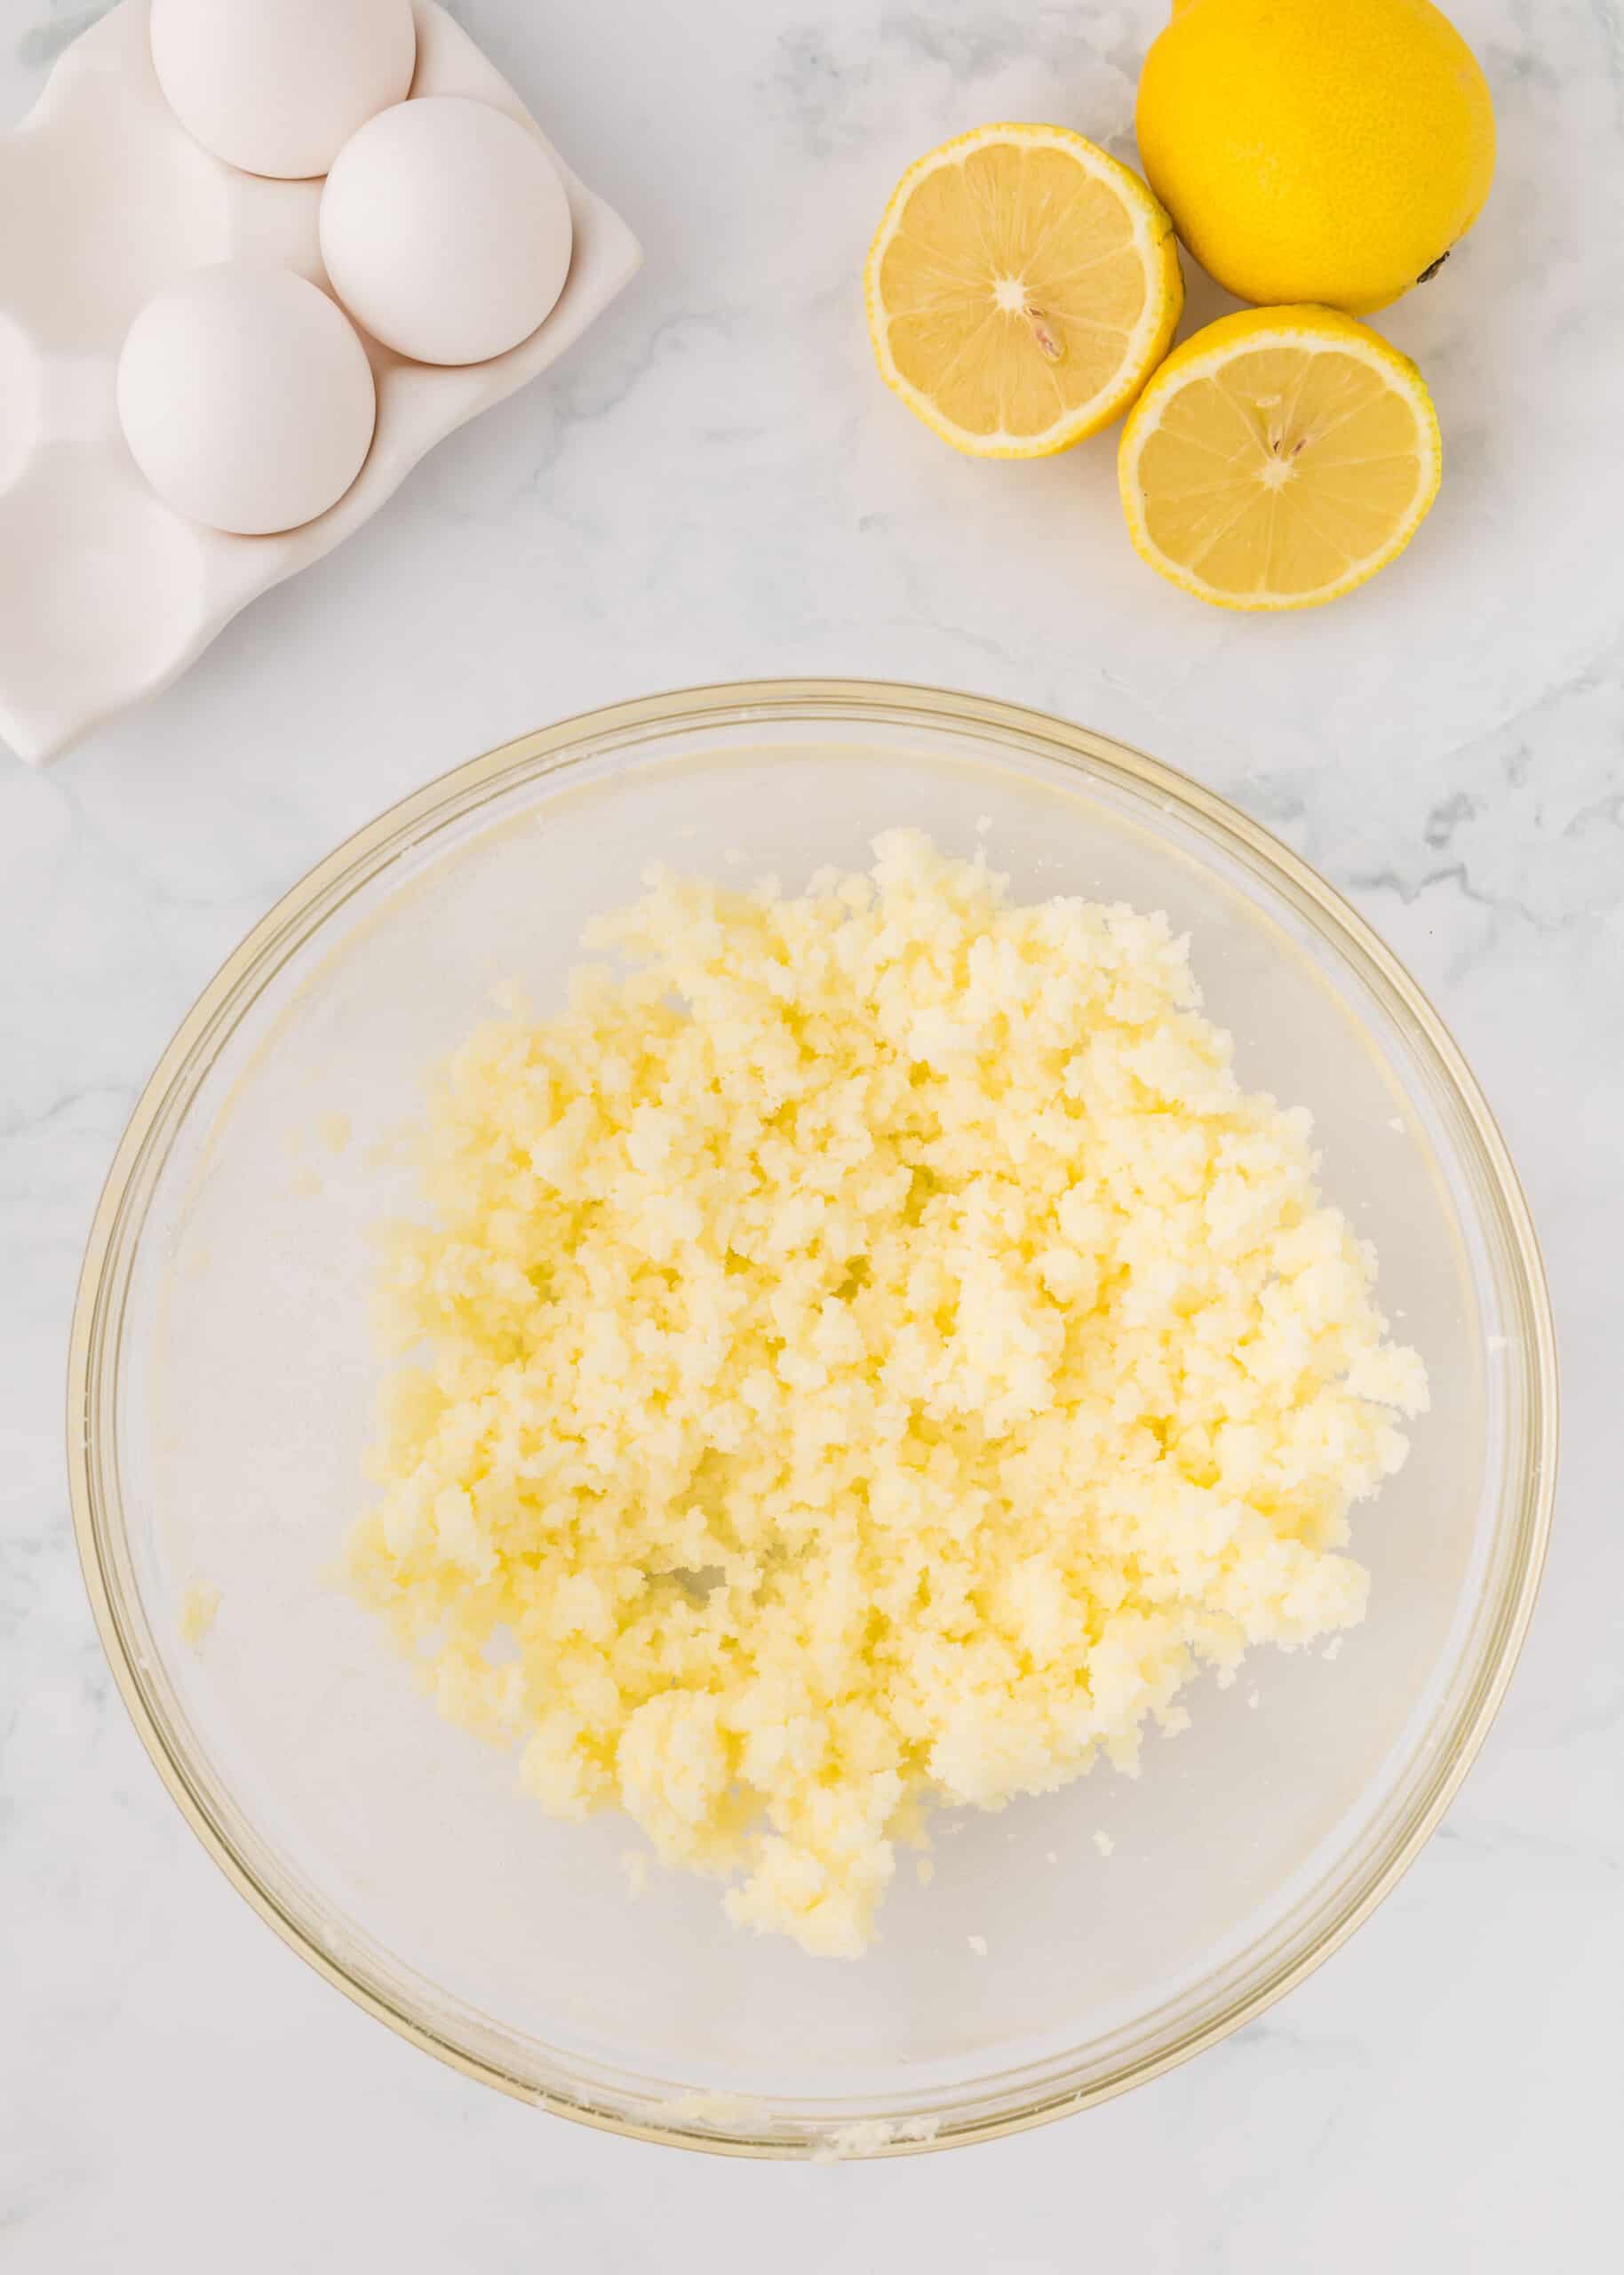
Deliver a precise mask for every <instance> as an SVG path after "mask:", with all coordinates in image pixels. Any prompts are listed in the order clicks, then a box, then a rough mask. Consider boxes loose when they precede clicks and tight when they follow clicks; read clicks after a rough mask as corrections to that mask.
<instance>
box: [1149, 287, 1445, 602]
mask: <svg viewBox="0 0 1624 2275" xmlns="http://www.w3.org/2000/svg"><path fill="white" fill-rule="evenodd" d="M1442 463H1443V462H1442V454H1441V451H1440V448H1439V443H1438V425H1437V415H1436V413H1435V412H1434V411H1433V407H1432V398H1431V396H1430V395H1429V394H1428V392H1427V385H1426V381H1425V380H1424V379H1422V378H1421V373H1420V372H1419V371H1417V370H1416V368H1415V366H1414V364H1413V363H1411V362H1410V360H1409V358H1408V357H1407V356H1405V355H1400V354H1399V353H1398V351H1397V348H1396V347H1391V346H1390V345H1389V342H1388V341H1386V340H1385V339H1382V338H1381V336H1380V334H1378V333H1376V332H1373V331H1370V330H1368V329H1367V328H1366V326H1365V325H1364V324H1361V323H1355V321H1354V320H1353V318H1352V317H1350V316H1345V315H1339V314H1338V313H1337V312H1336V311H1334V310H1333V309H1330V308H1317V307H1302V308H1258V309H1248V310H1247V311H1246V312H1245V313H1244V314H1242V315H1234V316H1225V317H1223V318H1222V320H1221V321H1220V322H1219V323H1214V324H1209V325H1208V326H1207V328H1206V331H1199V332H1198V333H1196V335H1195V337H1194V338H1193V339H1187V340H1186V341H1185V342H1184V344H1183V346H1182V347H1180V348H1178V349H1177V350H1176V351H1175V352H1174V354H1173V355H1170V356H1169V357H1168V358H1167V360H1166V363H1164V364H1163V365H1162V367H1161V369H1160V371H1158V372H1157V374H1156V376H1155V378H1154V379H1152V380H1151V381H1150V385H1149V387H1146V389H1145V391H1144V393H1143V395H1142V396H1141V397H1140V399H1139V402H1138V403H1137V404H1136V405H1135V407H1134V413H1133V416H1132V417H1131V419H1129V420H1128V423H1127V426H1126V428H1125V429H1124V432H1123V436H1122V449H1121V458H1120V472H1121V483H1122V504H1123V510H1124V512H1125V513H1126V516H1127V526H1128V534H1129V536H1130V537H1131V538H1132V539H1133V541H1134V546H1135V547H1136V548H1137V550H1138V551H1139V553H1140V554H1141V555H1142V556H1143V558H1144V559H1145V560H1146V561H1148V562H1149V563H1150V566H1151V567H1152V568H1153V569H1156V570H1158V571H1160V573H1161V574H1162V575H1163V576H1164V577H1167V578H1170V579H1172V580H1173V582H1174V584H1176V585H1181V586H1182V587H1183V588H1184V590H1185V591H1186V592H1190V593H1194V594H1196V595H1198V597H1199V598H1200V599H1202V600H1206V601H1212V602H1214V603H1217V604H1218V605H1220V606H1221V607H1226V608H1238V609H1293V608H1315V607H1318V605H1319V604H1320V603H1322V602H1325V601H1330V600H1334V599H1336V598H1337V597H1338V595H1340V594H1342V593H1347V592H1351V591H1352V590H1353V588H1354V587H1355V586H1356V585H1362V584H1363V583H1364V582H1365V579H1366V578H1369V577H1373V576H1374V575H1375V573H1376V571H1378V570H1379V569H1383V568H1385V567H1386V566H1387V564H1388V563H1389V561H1392V560H1394V559H1396V558H1397V555H1399V554H1400V553H1402V552H1403V550H1404V548H1405V546H1406V545H1407V544H1408V543H1409V541H1410V539H1412V538H1413V536H1414V534H1415V532H1416V531H1417V530H1418V529H1419V528H1420V526H1421V523H1422V521H1423V520H1424V519H1425V518H1426V515H1427V511H1428V508H1429V507H1430V506H1431V504H1432V501H1433V499H1434V498H1435V497H1436V496H1437V487H1438V479H1439V475H1440V473H1441V471H1442Z"/></svg>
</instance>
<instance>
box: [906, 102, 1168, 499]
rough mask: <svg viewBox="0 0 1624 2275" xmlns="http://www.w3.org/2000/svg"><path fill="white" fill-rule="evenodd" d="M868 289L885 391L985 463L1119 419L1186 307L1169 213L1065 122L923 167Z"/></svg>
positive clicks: (1076, 437) (978, 144)
mask: <svg viewBox="0 0 1624 2275" xmlns="http://www.w3.org/2000/svg"><path fill="white" fill-rule="evenodd" d="M864 283H865V287H866V291H867V299H868V320H869V331H870V335H871V337H872V339H873V343H874V353H875V355H876V356H877V357H878V359H879V363H880V372H881V374H882V376H883V377H884V379H885V380H886V383H887V385H888V387H892V388H894V389H895V390H896V393H897V394H898V395H900V396H901V397H902V399H903V401H904V403H906V404H907V406H908V408H909V410H910V411H913V412H915V413H916V414H917V416H918V417H919V418H920V419H923V420H924V421H925V423H926V425H927V427H931V428H933V429H934V431H935V433H936V434H938V435H941V436H942V438H943V441H944V442H949V443H952V444H953V446H954V448H955V449H956V450H960V451H968V452H969V453H970V454H971V455H972V456H973V457H975V458H1006V459H1023V458H1045V457H1047V456H1048V455H1049V454H1050V453H1051V452H1052V451H1063V450H1066V449H1069V448H1070V446H1071V444H1072V443H1080V442H1081V441H1082V439H1083V437H1084V436H1085V435H1092V434H1095V433H1096V432H1097V431H1098V429H1099V428H1100V427H1105V426H1108V425H1109V424H1110V422H1111V420H1112V419H1115V418H1116V417H1117V416H1118V413H1119V412H1121V411H1125V410H1126V407H1127V405H1128V404H1129V403H1131V402H1132V401H1133V400H1134V396H1135V395H1137V394H1138V392H1139V390H1140V388H1141V387H1142V386H1143V385H1144V382H1145V379H1146V378H1147V376H1148V375H1149V374H1150V371H1153V370H1154V369H1155V367H1156V365H1157V364H1158V363H1159V362H1160V360H1161V358H1162V357H1163V355H1166V351H1167V347H1168V345H1169V343H1170V342H1171V340H1172V338H1173V334H1174V329H1175V327H1176V326H1177V323H1178V320H1179V315H1180V311H1181V310H1182V307H1183V304H1184V284H1183V278H1182V274H1181V272H1180V269H1179V258H1178V248H1177V246H1176V244H1175V243H1174V235H1173V224H1172V222H1171V221H1170V220H1169V219H1168V217H1167V215H1166V213H1165V212H1163V210H1162V208H1161V207H1160V206H1159V205H1158V204H1157V202H1156V200H1155V198H1154V197H1152V196H1151V195H1150V191H1149V190H1148V189H1147V188H1145V186H1144V184H1143V182H1142V181H1141V180H1140V179H1139V177H1138V175H1137V174H1135V173H1134V172H1131V171H1130V170H1129V169H1128V168H1127V167H1126V166H1124V165H1121V164H1118V161H1117V160H1116V159H1115V158H1113V157H1111V156H1109V154H1108V153H1107V152H1105V151H1103V150H1101V149H1099V148H1096V147H1095V144H1094V143H1092V142H1088V141H1086V140H1084V138H1083V137H1082V136H1081V135H1080V134H1072V133H1070V132H1067V130H1066V129H1065V128H1064V127H1060V126H1021V125H998V126H982V127H977V128H976V129H975V132H973V133H969V134H961V135H959V137H958V139H957V140H955V141H951V142H945V143H943V145H942V147H941V148H940V149H936V150H932V151H930V152H929V153H928V155H927V156H925V157H923V158H921V159H919V162H918V164H915V165H913V166H911V167H910V168H909V170H908V172H906V173H905V174H904V176H903V179H902V180H901V181H900V182H899V183H898V185H897V187H896V191H895V192H894V193H893V196H892V198H891V202H890V204H888V206H887V208H886V211H885V218H884V219H883V220H882V221H881V222H880V228H879V232H878V234H877V235H876V236H875V238H874V242H873V244H872V247H871V249H870V251H869V257H868V265H867V268H866V271H865V273H864Z"/></svg>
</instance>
